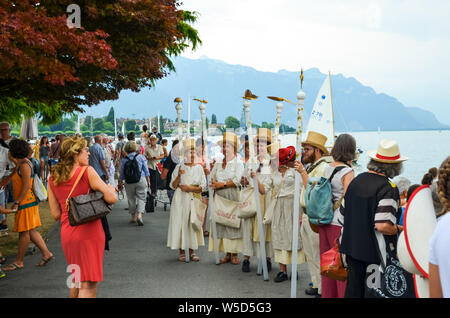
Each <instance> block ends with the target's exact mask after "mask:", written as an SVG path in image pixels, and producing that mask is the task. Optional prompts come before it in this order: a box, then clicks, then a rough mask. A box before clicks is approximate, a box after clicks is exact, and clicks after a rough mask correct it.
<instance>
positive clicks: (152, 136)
mask: <svg viewBox="0 0 450 318" xmlns="http://www.w3.org/2000/svg"><path fill="white" fill-rule="evenodd" d="M148 139H158V137H156V135H155V134H150V136H148Z"/></svg>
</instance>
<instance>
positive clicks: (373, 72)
mask: <svg viewBox="0 0 450 318" xmlns="http://www.w3.org/2000/svg"><path fill="white" fill-rule="evenodd" d="M180 1H181V2H182V5H181V7H180V8H181V9H183V10H190V11H196V12H198V13H199V14H200V15H199V18H198V21H197V23H195V24H194V27H195V28H196V29H197V30H198V31H199V35H200V38H201V40H202V41H203V45H202V46H201V47H199V48H198V49H197V50H196V51H194V52H192V51H186V52H185V53H184V54H183V56H184V57H187V58H192V59H197V58H200V57H202V56H207V57H208V58H212V59H219V60H222V61H224V62H227V63H230V64H240V65H245V66H251V67H253V68H255V69H257V70H260V71H268V72H277V71H279V70H281V69H285V70H288V71H300V68H303V69H309V68H313V67H316V68H318V69H319V70H320V71H321V72H322V73H327V72H328V71H330V72H331V74H342V75H344V76H346V77H354V78H356V79H357V80H358V81H359V82H361V83H362V84H363V85H366V86H370V87H372V88H373V89H374V90H375V91H376V92H377V93H385V94H388V95H390V96H392V97H394V98H396V99H397V100H399V101H400V102H401V103H403V104H404V105H405V106H407V107H420V108H423V109H426V110H430V111H432V112H433V113H434V114H435V115H436V117H437V118H438V120H439V121H441V122H442V123H445V124H449V125H450V111H449V110H450V74H449V71H450V19H448V15H449V13H450V1H448V0H364V1H360V0H316V1H311V0H270V1H269V0H180ZM307 80H308V79H307V78H305V81H307Z"/></svg>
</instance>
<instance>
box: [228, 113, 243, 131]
mask: <svg viewBox="0 0 450 318" xmlns="http://www.w3.org/2000/svg"><path fill="white" fill-rule="evenodd" d="M225 125H226V126H227V128H233V129H236V128H239V126H240V125H241V123H240V122H239V119H237V118H236V117H233V116H228V117H227V118H226V119H225Z"/></svg>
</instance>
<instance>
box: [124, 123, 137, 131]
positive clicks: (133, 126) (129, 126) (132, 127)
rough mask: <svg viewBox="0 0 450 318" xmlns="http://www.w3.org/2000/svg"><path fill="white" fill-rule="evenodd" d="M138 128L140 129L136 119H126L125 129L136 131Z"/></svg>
mask: <svg viewBox="0 0 450 318" xmlns="http://www.w3.org/2000/svg"><path fill="white" fill-rule="evenodd" d="M136 130H139V127H137V125H136V121H135V120H126V121H125V131H126V132H130V131H136Z"/></svg>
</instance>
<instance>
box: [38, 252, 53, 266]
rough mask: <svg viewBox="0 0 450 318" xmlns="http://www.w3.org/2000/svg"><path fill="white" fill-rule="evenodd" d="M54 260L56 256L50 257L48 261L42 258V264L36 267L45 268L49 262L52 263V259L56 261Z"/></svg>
mask: <svg viewBox="0 0 450 318" xmlns="http://www.w3.org/2000/svg"><path fill="white" fill-rule="evenodd" d="M54 258H55V256H54V255H52V256H50V257H49V258H47V259H45V258H42V259H41V261H40V263H39V264H36V266H37V267H44V266H45V265H47V263H48V262H50V261H51V260H52V259H54Z"/></svg>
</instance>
